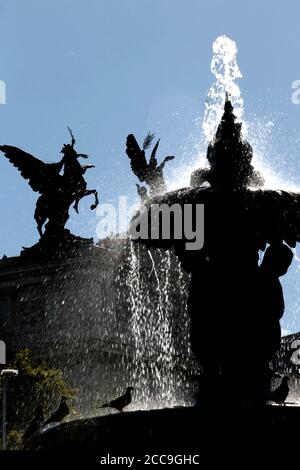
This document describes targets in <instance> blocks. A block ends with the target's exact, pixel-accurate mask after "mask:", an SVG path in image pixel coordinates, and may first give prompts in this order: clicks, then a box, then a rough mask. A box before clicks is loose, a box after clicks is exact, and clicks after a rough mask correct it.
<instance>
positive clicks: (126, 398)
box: [101, 387, 133, 411]
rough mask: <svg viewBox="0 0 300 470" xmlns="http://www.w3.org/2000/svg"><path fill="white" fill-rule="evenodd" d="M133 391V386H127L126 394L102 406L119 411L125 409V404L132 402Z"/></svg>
mask: <svg viewBox="0 0 300 470" xmlns="http://www.w3.org/2000/svg"><path fill="white" fill-rule="evenodd" d="M132 391H133V387H127V389H126V392H125V393H124V395H121V396H120V397H118V398H116V399H115V400H112V401H110V402H108V403H105V404H104V405H102V406H101V408H114V409H115V410H118V411H123V408H125V406H128V405H129V404H130V403H131V392H132Z"/></svg>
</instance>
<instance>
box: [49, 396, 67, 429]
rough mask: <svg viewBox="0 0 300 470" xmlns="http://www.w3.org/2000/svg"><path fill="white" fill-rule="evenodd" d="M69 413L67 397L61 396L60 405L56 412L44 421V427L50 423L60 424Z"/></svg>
mask: <svg viewBox="0 0 300 470" xmlns="http://www.w3.org/2000/svg"><path fill="white" fill-rule="evenodd" d="M69 413H70V408H69V407H68V405H67V397H66V396H62V397H61V400H60V405H59V407H58V408H57V410H56V411H54V413H53V414H52V415H51V416H50V418H48V419H47V421H45V426H46V425H47V424H50V423H60V422H61V421H63V419H64V418H65V417H66V416H67V415H68V414H69Z"/></svg>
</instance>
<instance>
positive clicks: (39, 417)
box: [22, 405, 45, 442]
mask: <svg viewBox="0 0 300 470" xmlns="http://www.w3.org/2000/svg"><path fill="white" fill-rule="evenodd" d="M44 421H45V416H44V411H43V407H42V406H41V405H38V407H37V409H36V413H35V416H34V418H33V420H32V421H31V423H30V424H29V426H28V428H27V429H26V431H25V432H24V434H23V436H22V440H23V442H26V441H27V439H29V437H31V436H32V435H33V434H34V433H36V432H37V431H39V430H40V429H41V428H42V427H43V424H44Z"/></svg>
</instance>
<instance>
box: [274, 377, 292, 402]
mask: <svg viewBox="0 0 300 470" xmlns="http://www.w3.org/2000/svg"><path fill="white" fill-rule="evenodd" d="M288 381H289V378H288V377H287V376H285V377H283V378H282V380H281V384H280V385H279V387H277V388H275V390H272V391H271V392H270V395H269V400H271V401H274V402H275V403H278V404H279V405H284V404H285V403H284V402H285V400H286V399H287V396H288V394H289V391H290V387H289V384H288Z"/></svg>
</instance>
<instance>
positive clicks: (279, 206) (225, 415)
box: [6, 37, 300, 452]
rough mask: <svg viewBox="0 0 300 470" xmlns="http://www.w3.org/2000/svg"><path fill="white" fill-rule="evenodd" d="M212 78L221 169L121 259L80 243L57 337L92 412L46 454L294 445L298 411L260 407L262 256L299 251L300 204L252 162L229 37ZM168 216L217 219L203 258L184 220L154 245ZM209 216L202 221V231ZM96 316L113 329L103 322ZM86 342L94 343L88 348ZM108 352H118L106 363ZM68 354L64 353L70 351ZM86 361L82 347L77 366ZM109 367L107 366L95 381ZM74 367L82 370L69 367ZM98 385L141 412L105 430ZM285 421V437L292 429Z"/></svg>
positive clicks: (210, 117)
mask: <svg viewBox="0 0 300 470" xmlns="http://www.w3.org/2000/svg"><path fill="white" fill-rule="evenodd" d="M212 70H213V71H214V73H215V75H216V78H217V82H216V84H214V85H213V87H212V89H211V90H210V92H209V96H208V99H207V102H206V111H205V117H204V124H203V131H204V134H205V137H206V139H207V142H208V149H207V161H208V165H207V166H201V168H198V169H196V170H195V171H194V172H193V174H192V178H191V187H187V188H181V189H178V190H174V191H172V192H169V193H166V194H160V195H158V196H155V197H152V198H151V199H149V200H148V201H147V202H146V203H145V205H144V206H142V207H141V208H140V209H139V211H138V212H137V214H136V216H135V217H134V219H133V221H132V224H131V227H130V233H131V234H133V233H134V234H136V232H137V228H138V227H140V226H141V225H142V224H143V223H144V222H145V221H146V225H147V232H146V233H145V232H144V233H142V234H140V236H139V237H132V240H129V239H127V240H125V241H121V240H120V241H118V242H117V243H116V245H117V249H112V250H111V247H109V246H108V247H105V244H104V243H102V244H101V243H100V246H97V247H96V246H94V245H92V244H91V243H90V242H88V241H84V243H82V242H83V241H82V240H73V241H75V242H76V245H77V247H78V242H79V243H80V244H81V245H82V246H81V248H80V249H77V252H82V253H83V252H84V254H82V255H81V260H80V263H79V264H78V263H77V261H74V258H75V257H76V255H75V254H74V253H72V261H71V263H70V259H69V258H68V256H67V263H68V267H67V268H66V271H67V274H65V271H64V270H65V267H63V268H61V271H60V272H59V276H56V278H55V283H56V284H58V283H59V281H60V279H61V277H62V276H65V279H66V281H69V280H70V278H72V283H71V284H68V287H67V288H66V292H67V293H66V292H61V295H60V297H59V299H63V300H62V302H60V304H61V305H63V306H62V307H61V308H62V311H63V312H65V310H67V309H68V311H67V312H66V313H64V315H65V317H64V320H68V321H64V322H62V323H60V324H59V328H58V329H59V331H60V338H62V337H63V338H64V336H66V335H67V336H68V342H67V343H68V344H69V345H71V344H72V343H73V341H72V338H74V337H76V339H77V340H78V339H80V347H81V355H82V357H83V358H84V359H82V358H81V361H80V366H82V369H80V372H78V375H81V378H79V379H78V381H77V384H78V383H80V387H81V389H82V390H84V386H86V388H88V387H87V383H86V381H85V380H86V378H87V377H88V386H89V387H90V390H89V391H87V392H86V393H85V395H86V396H85V405H84V406H83V407H82V410H83V414H84V416H85V419H81V420H76V421H73V422H69V423H64V424H62V425H59V426H55V427H52V428H50V429H46V430H42V431H41V433H38V434H37V435H35V436H33V439H32V442H31V447H32V448H34V449H36V448H42V449H52V448H54V449H60V448H64V449H66V448H69V449H74V448H83V449H92V450H95V449H99V448H101V451H102V452H105V451H106V450H111V449H120V448H122V449H126V450H127V451H128V449H134V450H136V449H139V450H140V449H147V450H150V449H153V450H156V451H158V449H162V450H164V451H166V449H170V448H171V447H172V448H174V447H175V448H176V450H178V449H182V450H183V449H188V448H198V447H199V442H201V445H203V446H210V445H211V443H212V441H214V440H215V430H216V428H218V430H219V433H221V435H222V436H223V439H224V442H225V443H230V442H232V441H233V442H235V443H237V444H239V445H242V444H243V440H248V441H250V440H251V439H252V441H253V440H255V441H256V442H257V443H261V442H263V441H264V440H265V439H266V437H265V436H266V435H267V436H268V439H269V440H270V442H271V440H272V439H273V438H275V437H276V439H277V441H276V442H279V441H280V439H281V440H282V439H285V441H286V442H287V441H288V440H289V439H291V437H292V435H291V430H290V428H291V429H292V428H293V427H294V426H295V423H296V422H297V419H298V414H299V410H297V411H295V412H294V413H292V412H291V411H290V410H289V411H287V412H285V413H284V414H283V412H282V411H281V410H276V409H275V410H273V409H271V408H270V407H264V408H262V407H261V405H262V404H264V403H265V401H266V397H267V393H268V390H269V387H270V376H269V365H268V363H269V359H270V357H269V353H270V351H269V349H268V348H267V347H266V346H265V343H264V338H262V337H261V335H258V334H257V318H256V315H255V313H254V312H256V309H257V308H258V306H259V298H258V297H257V295H256V292H257V288H258V284H257V279H258V278H257V276H258V254H259V251H260V250H261V251H265V249H266V247H267V246H268V245H270V246H271V247H272V248H274V249H276V248H277V247H280V249H281V248H282V247H283V246H284V247H286V246H287V245H288V246H290V247H294V246H295V245H296V243H297V242H298V241H299V237H300V231H299V217H300V195H299V194H297V193H289V192H285V191H275V190H267V189H265V188H263V177H262V176H261V174H260V173H259V172H258V171H257V170H256V169H255V168H254V165H253V162H252V156H253V151H252V147H251V145H250V143H249V142H248V141H247V140H246V139H245V137H244V135H243V133H242V127H243V130H244V128H245V125H244V124H245V123H242V122H241V119H242V115H243V101H242V97H241V94H240V90H239V88H238V87H237V86H236V83H235V80H236V79H237V78H239V77H240V76H241V74H240V71H239V69H238V66H237V63H236V47H235V44H234V43H233V42H232V41H230V40H229V39H228V38H226V37H221V38H218V39H217V41H216V42H215V44H214V59H213V63H212ZM136 145H137V143H136ZM6 150H7V148H6ZM8 150H11V149H8ZM155 204H156V205H158V206H159V207H162V206H164V207H174V206H175V205H176V206H177V208H180V209H182V211H183V212H184V207H185V206H189V207H192V209H196V207H197V205H204V213H205V218H204V245H203V246H201V248H200V249H199V248H198V249H196V250H193V249H188V248H187V246H188V245H187V243H190V242H191V240H190V239H187V238H186V237H185V236H183V237H181V238H178V237H177V236H176V231H177V228H178V227H175V225H176V224H175V220H176V215H175V216H174V218H173V219H170V222H171V223H170V236H169V237H167V238H166V237H164V236H163V230H162V228H163V227H162V226H163V219H161V220H160V223H159V224H158V227H157V230H158V232H157V233H158V235H159V236H155V237H154V236H153V233H152V231H151V228H153V226H154V224H155V223H156V222H157V219H153V218H152V207H153V205H155ZM196 214H197V212H196V211H195V212H191V215H192V217H193V218H195V217H196ZM192 222H193V223H194V222H195V220H194V219H193V220H192ZM157 233H156V234H157ZM184 235H185V234H184ZM67 237H68V238H69V236H68V235H67ZM71 238H72V237H71ZM43 249H44V247H43ZM52 249H53V243H52ZM286 249H287V250H288V248H286ZM105 250H107V252H106V254H105ZM38 254H40V251H39V253H38ZM35 256H36V255H35ZM79 258H80V256H79ZM36 259H37V258H36V257H35V262H36ZM104 260H105V266H106V267H107V271H108V272H109V273H110V274H109V275H107V276H105V275H103V261H104ZM29 261H30V257H28V256H27V257H26V262H27V263H28V262H29ZM51 262H52V263H53V257H52V261H51ZM64 262H65V261H64ZM8 264H9V263H8ZM71 264H72V266H70V265H71ZM75 265H76V266H75ZM112 266H113V268H112ZM8 267H10V266H8ZM40 268H41V267H39V269H40ZM70 268H71V269H70ZM82 268H83V269H82ZM55 269H58V268H57V266H56V267H55ZM58 271H59V269H58ZM79 271H81V272H80V274H79ZM74 272H75V275H74ZM100 273H101V275H100V276H99V274H100ZM43 276H44V281H43V282H44V285H49V284H47V282H49V278H50V275H49V273H48V278H47V276H46V273H45V272H43ZM97 277H101V282H100V281H99V279H96V278H97ZM74 278H75V282H74ZM91 278H93V282H92V285H91V286H85V289H84V292H82V294H81V295H79V294H78V292H79V289H83V284H84V282H83V281H84V279H85V282H86V279H89V280H91ZM52 281H53V279H51V282H52ZM10 282H12V281H11V279H10ZM8 284H9V283H8ZM70 286H71V288H70ZM8 287H9V288H11V284H9V286H8ZM88 292H89V293H88ZM95 292H97V294H96V298H95ZM99 292H100V293H99ZM47 295H48V294H47ZM89 302H91V305H89ZM71 304H73V306H72V307H71ZM75 304H76V306H74V305H75ZM92 304H93V305H92ZM85 305H89V323H88V327H87V328H85V329H84V331H80V334H76V328H77V327H78V325H79V323H80V319H81V320H85V319H86V318H84V313H83V312H84V311H85ZM97 310H98V311H101V313H102V316H101V317H100V316H99V317H98V320H97V321H95V317H96V315H97V313H96V311H97ZM260 313H262V312H260ZM104 314H105V318H103V317H104ZM48 317H49V314H48ZM56 320H57V319H56ZM78 322H79V323H78ZM106 322H107V323H106ZM105 323H106V324H105ZM91 325H92V326H93V328H91ZM91 329H92V330H93V331H92V334H90V331H89V330H91ZM189 330H190V332H191V333H190V341H189V339H188V338H189ZM56 331H57V330H56ZM87 331H88V332H89V335H90V336H85V335H86V334H87ZM52 334H53V333H52ZM73 335H74V336H73ZM91 337H93V341H92V342H91V341H90V339H91ZM100 339H101V341H103V340H104V339H105V340H106V341H107V343H106V349H105V348H103V345H102V347H101V351H100V348H99V343H100ZM50 342H51V341H50ZM190 343H191V345H190ZM55 344H56V346H57V348H58V349H59V347H60V346H61V343H60V342H59V341H57V339H56V342H55ZM253 344H255V347H256V352H255V353H254V352H253ZM76 347H77V345H74V344H72V350H71V351H70V352H71V354H70V356H72V355H73V354H74V355H75V349H76ZM191 347H192V350H193V354H194V356H195V357H196V358H197V359H198V361H199V364H198V363H197V362H196V361H195V357H192V353H191ZM272 347H273V344H272ZM97 348H98V349H97ZM112 351H113V352H112ZM91 354H93V355H94V357H93V359H91V357H90V355H91ZM97 354H98V355H97ZM78 357H79V356H78V354H77V355H76V358H78ZM95 357H96V359H95ZM97 360H99V363H100V362H101V366H99V367H98V368H97V369H96V370H95V363H96V361H97ZM105 360H106V364H105ZM68 361H69V363H68V364H69V366H70V362H71V359H70V357H69V358H68ZM72 367H73V365H72ZM198 368H200V372H201V375H200V377H199V375H197V379H199V382H200V388H199V395H198V405H199V407H194V408H193V407H191V406H189V405H191V404H192V393H191V392H192V390H193V385H191V380H190V378H191V375H193V374H196V373H197V374H198V372H199V371H198ZM66 369H67V368H66ZM99 377H101V379H102V382H103V383H104V384H102V390H101V395H100V396H98V398H100V399H104V398H105V399H106V397H108V396H109V393H111V390H112V388H113V389H114V390H118V391H121V389H123V388H124V387H125V386H126V385H129V381H130V385H133V386H134V388H135V396H134V397H135V398H134V405H133V407H132V408H131V410H132V412H128V413H124V414H112V415H109V416H106V415H101V416H100V412H99V409H97V407H96V406H95V403H94V404H93V406H90V410H88V407H89V405H90V402H91V400H92V399H93V398H92V393H91V390H92V391H93V392H94V390H95V389H96V388H97V386H98V383H99ZM112 377H113V378H112ZM97 381H98V382H97ZM237 390H238V393H237ZM104 401H105V400H104ZM91 408H92V410H91ZM295 413H296V414H295ZM98 414H99V416H96V417H95V415H98ZM283 418H284V419H285V424H284V426H283V425H282V426H281V427H280V426H279V424H278V423H280V422H281V420H282V419H283ZM229 422H230V423H231V424H232V426H231V427H230V426H229ZM199 423H201V425H200V424H199ZM274 423H275V425H274ZM196 426H197V428H198V430H199V432H198V433H195V432H194V428H195V427H196ZM129 427H130V429H131V430H132V431H131V433H130V435H129V433H128V428H129ZM229 427H230V430H231V431H230V432H228V430H229ZM289 427H290V428H289ZM199 428H200V429H199ZM278 428H280V429H279V431H280V432H279V435H278V436H275V434H276V432H277V431H278ZM241 429H242V431H243V432H242V433H240V430H241ZM253 436H254V437H253Z"/></svg>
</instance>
